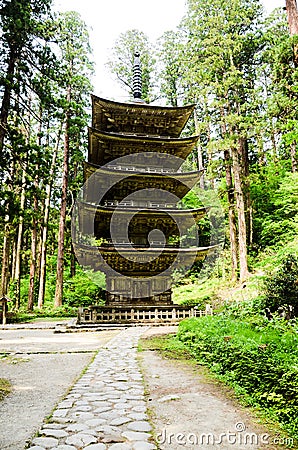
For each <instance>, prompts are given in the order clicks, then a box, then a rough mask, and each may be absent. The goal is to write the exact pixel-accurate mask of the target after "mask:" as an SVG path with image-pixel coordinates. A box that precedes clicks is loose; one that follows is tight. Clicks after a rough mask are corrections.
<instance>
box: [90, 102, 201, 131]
mask: <svg viewBox="0 0 298 450" xmlns="http://www.w3.org/2000/svg"><path fill="white" fill-rule="evenodd" d="M194 108H195V105H188V106H179V107H167V106H153V105H148V104H145V103H120V102H115V101H112V100H107V99H104V98H101V97H97V96H95V95H92V127H93V128H97V129H98V130H101V131H108V132H117V133H118V132H124V133H137V134H140V135H144V134H145V135H148V134H149V135H157V136H172V137H178V136H179V135H180V133H181V131H182V130H183V128H184V126H185V124H186V122H187V121H188V119H189V117H190V115H191V113H192V112H193V110H194Z"/></svg>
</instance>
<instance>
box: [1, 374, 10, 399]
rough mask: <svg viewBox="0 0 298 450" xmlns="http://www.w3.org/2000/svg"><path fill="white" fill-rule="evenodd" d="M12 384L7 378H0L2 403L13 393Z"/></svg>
mask: <svg viewBox="0 0 298 450" xmlns="http://www.w3.org/2000/svg"><path fill="white" fill-rule="evenodd" d="M11 389H12V387H11V384H10V382H9V381H8V380H6V379H5V378H0V401H1V400H3V399H4V397H5V396H6V395H8V394H9V393H10V392H11Z"/></svg>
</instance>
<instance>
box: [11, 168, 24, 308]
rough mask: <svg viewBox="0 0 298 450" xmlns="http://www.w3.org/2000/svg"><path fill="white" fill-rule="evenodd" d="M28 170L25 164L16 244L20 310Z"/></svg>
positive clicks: (16, 274) (17, 298)
mask: <svg viewBox="0 0 298 450" xmlns="http://www.w3.org/2000/svg"><path fill="white" fill-rule="evenodd" d="M26 170H27V162H25V167H24V169H23V173H22V187H21V199H20V216H19V226H18V235H17V244H16V256H15V269H14V270H15V272H14V279H15V281H16V290H15V298H16V309H19V307H20V302H21V294H20V292H21V253H22V240H23V230H24V211H25V200H26Z"/></svg>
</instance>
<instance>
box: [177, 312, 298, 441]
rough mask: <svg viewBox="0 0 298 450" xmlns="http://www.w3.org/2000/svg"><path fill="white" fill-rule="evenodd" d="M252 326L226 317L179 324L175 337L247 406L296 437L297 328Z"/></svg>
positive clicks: (297, 414)
mask: <svg viewBox="0 0 298 450" xmlns="http://www.w3.org/2000/svg"><path fill="white" fill-rule="evenodd" d="M267 323H268V325H267V326H265V325H263V326H261V327H260V329H256V328H255V326H254V325H251V324H250V323H248V322H246V321H244V320H241V319H232V318H231V317H227V316H225V315H221V316H213V317H203V318H193V319H189V320H185V321H183V322H181V323H180V325H179V331H178V334H177V339H179V340H180V341H181V342H183V343H184V345H185V346H186V347H187V348H188V349H189V350H190V352H191V354H192V355H193V356H194V357H195V358H196V359H197V360H198V361H199V362H200V363H202V364H205V365H207V366H208V367H209V368H210V370H212V371H213V372H214V373H216V374H217V376H218V377H219V378H220V379H222V380H223V381H225V382H226V383H228V384H229V385H231V386H232V387H233V388H234V389H235V391H236V392H238V393H241V395H242V398H245V400H246V402H247V403H248V404H251V405H255V406H258V407H261V408H263V409H264V410H266V411H267V412H268V413H269V415H270V416H271V417H274V418H275V419H276V420H278V421H279V423H280V424H281V425H282V426H283V427H284V428H285V429H287V430H288V431H289V432H291V433H292V434H293V436H294V437H296V438H297V437H298V345H297V344H298V335H297V331H298V330H297V326H296V328H294V327H293V326H292V328H291V326H290V325H288V330H287V331H286V329H285V328H283V329H282V330H281V329H279V328H277V329H276V328H275V327H274V326H273V325H272V323H271V322H267Z"/></svg>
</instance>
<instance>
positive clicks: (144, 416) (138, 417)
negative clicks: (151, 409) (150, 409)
mask: <svg viewBox="0 0 298 450" xmlns="http://www.w3.org/2000/svg"><path fill="white" fill-rule="evenodd" d="M128 417H131V419H133V420H148V416H147V414H145V413H131V414H129V415H128Z"/></svg>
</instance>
